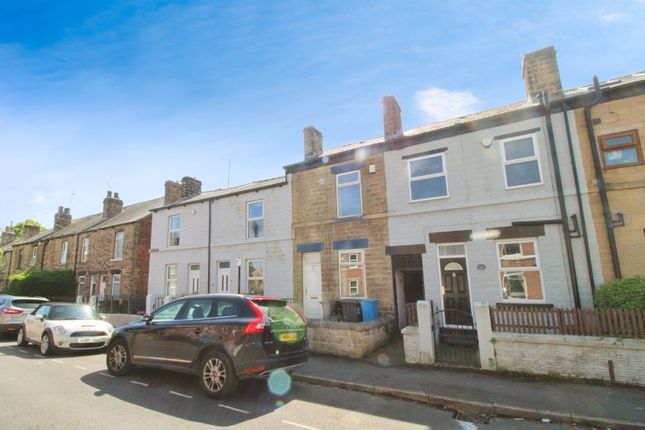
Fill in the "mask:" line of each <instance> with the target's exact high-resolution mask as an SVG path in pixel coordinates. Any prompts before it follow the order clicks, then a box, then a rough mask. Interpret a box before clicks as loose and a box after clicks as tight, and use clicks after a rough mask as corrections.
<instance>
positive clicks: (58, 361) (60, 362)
mask: <svg viewBox="0 0 645 430" xmlns="http://www.w3.org/2000/svg"><path fill="white" fill-rule="evenodd" d="M52 361H53V362H54V363H59V364H65V362H64V361H60V360H52Z"/></svg>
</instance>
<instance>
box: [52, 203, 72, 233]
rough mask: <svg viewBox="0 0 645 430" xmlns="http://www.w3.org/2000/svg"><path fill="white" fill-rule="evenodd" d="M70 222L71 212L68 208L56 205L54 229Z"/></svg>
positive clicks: (58, 228)
mask: <svg viewBox="0 0 645 430" xmlns="http://www.w3.org/2000/svg"><path fill="white" fill-rule="evenodd" d="M71 223H72V214H71V212H70V209H69V208H64V207H62V206H58V212H57V213H56V214H55V215H54V230H60V229H61V228H63V227H67V226H68V225H70V224H71Z"/></svg>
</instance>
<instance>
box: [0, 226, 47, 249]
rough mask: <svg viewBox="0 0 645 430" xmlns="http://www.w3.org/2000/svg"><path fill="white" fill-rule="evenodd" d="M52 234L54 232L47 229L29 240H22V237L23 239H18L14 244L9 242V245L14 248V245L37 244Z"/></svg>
mask: <svg viewBox="0 0 645 430" xmlns="http://www.w3.org/2000/svg"><path fill="white" fill-rule="evenodd" d="M53 232H54V230H53V229H48V230H45V231H41V232H40V233H38V234H37V235H35V236H32V237H29V238H24V237H23V238H20V239H18V240H16V241H14V242H11V245H12V246H16V245H25V244H28V243H33V242H38V241H39V240H42V239H45V238H46V237H48V236H49V235H50V234H52V233H53Z"/></svg>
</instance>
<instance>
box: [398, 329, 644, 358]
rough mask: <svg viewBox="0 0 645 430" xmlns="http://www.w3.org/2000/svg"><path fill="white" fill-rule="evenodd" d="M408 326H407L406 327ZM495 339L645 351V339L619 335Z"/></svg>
mask: <svg viewBox="0 0 645 430" xmlns="http://www.w3.org/2000/svg"><path fill="white" fill-rule="evenodd" d="M406 328H407V327H406ZM493 339H494V340H495V341H498V342H516V343H531V344H551V345H561V346H573V347H576V346H577V347H590V348H612V349H615V348H621V349H633V350H638V351H644V352H645V339H625V338H617V337H596V336H570V335H555V334H526V333H502V332H493Z"/></svg>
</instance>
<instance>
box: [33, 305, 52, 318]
mask: <svg viewBox="0 0 645 430" xmlns="http://www.w3.org/2000/svg"><path fill="white" fill-rule="evenodd" d="M50 309H51V306H49V305H45V306H41V307H39V308H38V310H37V311H36V313H35V315H40V316H42V317H43V318H44V319H47V317H48V316H49V311H50Z"/></svg>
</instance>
